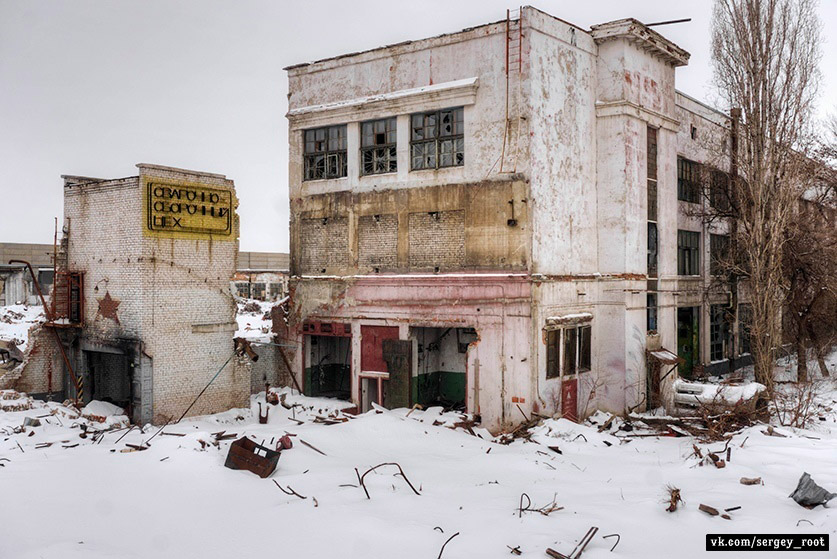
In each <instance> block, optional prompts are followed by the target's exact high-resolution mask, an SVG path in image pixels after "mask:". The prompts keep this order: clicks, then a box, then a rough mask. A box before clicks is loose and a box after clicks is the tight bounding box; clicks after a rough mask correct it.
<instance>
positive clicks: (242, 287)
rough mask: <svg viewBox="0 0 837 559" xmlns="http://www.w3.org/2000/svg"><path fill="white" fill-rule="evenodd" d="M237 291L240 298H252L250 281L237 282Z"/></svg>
mask: <svg viewBox="0 0 837 559" xmlns="http://www.w3.org/2000/svg"><path fill="white" fill-rule="evenodd" d="M235 291H236V293H238V296H239V297H246V298H248V299H249V298H250V282H249V281H237V282H235Z"/></svg>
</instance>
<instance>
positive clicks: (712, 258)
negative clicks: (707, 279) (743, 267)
mask: <svg viewBox="0 0 837 559" xmlns="http://www.w3.org/2000/svg"><path fill="white" fill-rule="evenodd" d="M728 257H729V235H714V234H710V235H709V273H710V274H711V275H713V276H719V275H721V274H723V271H724V268H725V267H727V266H729V263H728V262H727V258H728Z"/></svg>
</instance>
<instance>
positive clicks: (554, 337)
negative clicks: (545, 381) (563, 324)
mask: <svg viewBox="0 0 837 559" xmlns="http://www.w3.org/2000/svg"><path fill="white" fill-rule="evenodd" d="M560 334H561V331H560V330H548V331H547V332H546V378H558V377H559V376H561V371H560V369H559V368H558V366H559V364H560V362H561V343H560V341H561V338H560V337H559V336H560Z"/></svg>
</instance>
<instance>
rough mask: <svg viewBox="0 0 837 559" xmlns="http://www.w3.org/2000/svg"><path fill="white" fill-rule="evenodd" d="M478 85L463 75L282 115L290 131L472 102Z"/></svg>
mask: <svg viewBox="0 0 837 559" xmlns="http://www.w3.org/2000/svg"><path fill="white" fill-rule="evenodd" d="M478 87H479V78H476V77H472V78H465V79H461V80H454V81H450V82H444V83H439V84H434V85H427V86H423V87H415V88H411V89H402V90H399V91H393V92H391V93H383V94H380V95H369V96H367V97H359V98H356V99H349V100H346V101H338V102H335V103H325V104H322V105H311V106H308V107H300V108H298V109H292V110H290V111H288V114H287V115H286V116H287V117H288V120H289V121H290V126H291V129H292V130H293V129H300V128H303V127H311V126H314V125H325V124H337V123H342V122H351V121H359V120H365V119H367V118H373V117H375V118H379V117H383V116H387V115H399V114H406V113H412V112H417V111H427V110H434V109H443V108H446V107H452V106H465V105H473V104H474V103H476V100H477V88H478Z"/></svg>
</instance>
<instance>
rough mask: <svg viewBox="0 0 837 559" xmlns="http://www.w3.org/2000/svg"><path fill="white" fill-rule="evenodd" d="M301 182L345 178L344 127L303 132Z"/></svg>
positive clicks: (329, 127)
mask: <svg viewBox="0 0 837 559" xmlns="http://www.w3.org/2000/svg"><path fill="white" fill-rule="evenodd" d="M303 138H304V144H305V145H304V147H303V159H304V169H303V180H307V181H309V180H317V179H336V178H340V177H345V176H346V125H345V124H340V125H337V126H324V127H323V128H312V129H310V130H304V131H303Z"/></svg>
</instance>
